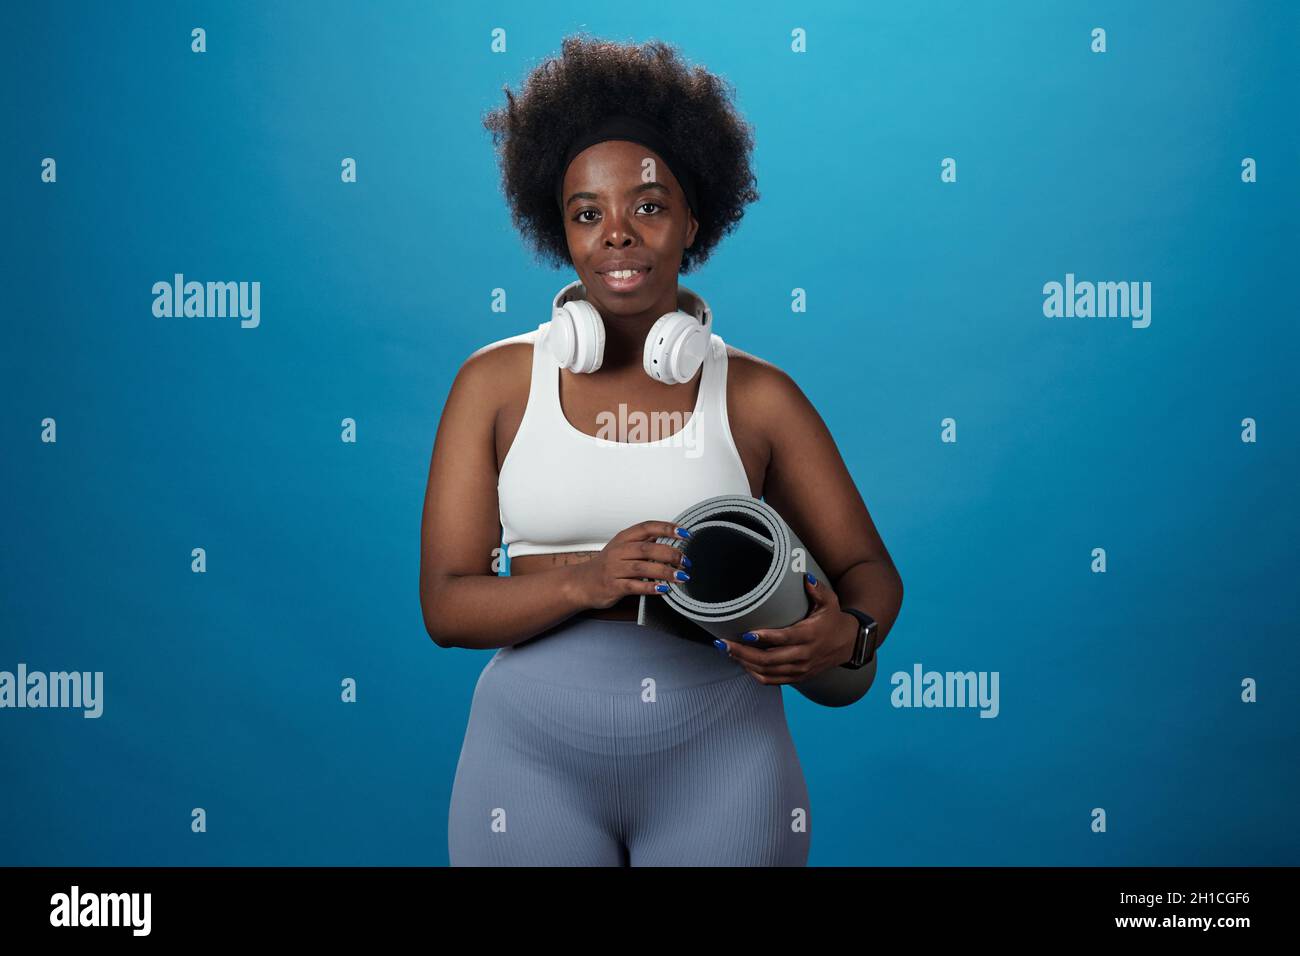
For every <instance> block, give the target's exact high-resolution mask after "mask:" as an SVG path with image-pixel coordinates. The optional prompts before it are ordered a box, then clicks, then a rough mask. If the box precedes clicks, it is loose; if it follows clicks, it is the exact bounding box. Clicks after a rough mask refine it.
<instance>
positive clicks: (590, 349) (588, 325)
mask: <svg viewBox="0 0 1300 956" xmlns="http://www.w3.org/2000/svg"><path fill="white" fill-rule="evenodd" d="M546 338H547V346H548V348H549V349H550V352H551V354H552V355H554V356H555V360H556V361H557V362H559V363H560V365H562V366H563V367H564V368H567V369H568V370H569V371H571V372H579V373H582V374H588V373H591V372H594V371H596V369H598V368H600V363H601V362H602V361H603V360H604V357H605V323H604V322H603V321H601V318H600V313H599V312H597V311H596V308H595V306H593V305H592V304H591V303H590V302H587V301H586V300H585V299H576V300H574V301H572V302H566V303H564V305H562V306H560V307H559V308H557V309H555V311H554V313H553V314H552V317H551V332H550V334H548V335H547V337H546Z"/></svg>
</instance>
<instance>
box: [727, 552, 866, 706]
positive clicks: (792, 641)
mask: <svg viewBox="0 0 1300 956" xmlns="http://www.w3.org/2000/svg"><path fill="white" fill-rule="evenodd" d="M803 586H804V591H805V593H807V595H808V597H809V600H811V601H812V607H810V608H809V609H808V614H807V615H806V616H805V617H804V618H803V619H802V620H800V621H796V622H795V623H793V624H791V625H790V626H789V627H782V628H776V629H771V628H761V629H759V630H756V631H747V632H745V635H748V636H749V637H750V638H755V639H756V640H748V639H746V636H745V635H740V636H739V639H738V640H722V639H719V641H721V643H720V644H719V642H717V641H715V642H714V646H715V647H718V649H719V650H720V651H721V650H722V649H723V645H725V649H726V652H727V653H728V654H730V655H731V656H732V657H733V658H735V659H736V660H737V661H738V662H739V663H740V664H741V666H742V667H744V668H745V670H747V671H749V673H750V674H751V675H753V677H754V678H755V680H757V681H758V682H759V683H760V684H797V683H799V682H800V681H802V680H805V679H807V678H809V677H812V676H813V675H814V674H820V673H821V672H822V671H824V670H827V669H829V668H831V667H838V666H839V665H840V664H843V663H844V662H845V661H847V660H848V659H849V657H850V656H852V654H853V645H854V642H855V641H856V640H857V637H858V625H857V619H856V618H855V617H854V616H853V615H852V614H845V613H844V612H843V611H841V610H840V600H839V598H838V597H836V595H835V592H834V591H833V590H831V588H830V586H829V585H827V584H826V582H825V581H817V582H816V583H813V577H812V575H810V574H805V575H804V578H803ZM757 644H762V645H763V646H761V647H759V646H756V645H757Z"/></svg>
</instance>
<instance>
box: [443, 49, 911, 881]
mask: <svg viewBox="0 0 1300 956" xmlns="http://www.w3.org/2000/svg"><path fill="white" fill-rule="evenodd" d="M505 92H506V96H507V100H508V104H507V105H506V106H505V107H502V108H501V109H499V110H497V111H494V112H492V113H490V114H489V115H488V117H487V119H486V121H485V122H486V125H487V126H488V128H489V129H490V130H491V131H492V132H493V134H494V139H495V141H496V142H497V144H498V146H499V148H500V155H501V161H502V167H503V184H504V189H505V192H506V195H507V198H508V200H509V202H510V204H511V209H512V213H513V217H514V221H515V223H516V225H517V226H518V227H519V228H520V229H521V231H522V232H523V233H524V234H525V236H527V237H529V238H530V239H531V240H532V241H533V242H534V244H535V245H536V247H537V248H538V250H539V251H540V252H541V253H542V254H543V255H544V256H546V257H548V258H549V259H550V260H551V261H553V262H555V263H556V264H558V265H561V266H567V267H570V268H572V269H574V270H576V272H577V274H578V283H573V284H571V285H570V286H568V287H566V289H565V290H563V291H562V293H561V295H560V296H557V302H556V303H555V305H562V304H563V300H566V299H570V298H574V297H576V298H579V299H584V300H585V301H586V302H587V303H588V304H589V305H590V306H591V307H592V308H594V309H595V311H596V313H598V315H599V322H598V323H597V324H598V325H600V326H603V330H604V341H603V343H600V342H599V341H597V340H595V339H591V340H589V341H587V342H586V343H585V347H586V349H587V354H585V355H576V354H575V353H576V352H582V351H583V347H576V348H575V347H574V346H573V341H572V337H573V336H572V329H571V330H570V334H569V336H568V338H567V339H566V337H565V336H562V335H560V333H559V332H558V331H556V329H557V322H558V320H557V319H554V318H553V320H552V322H550V323H544V324H543V325H542V326H540V327H539V328H538V329H535V330H533V331H530V332H526V333H523V334H520V335H516V336H513V337H511V338H507V339H503V340H500V341H498V342H493V343H492V344H490V345H488V346H486V347H484V348H482V349H480V350H478V351H477V352H475V353H474V354H473V355H471V356H470V357H469V358H468V359H467V360H466V361H465V363H464V364H463V365H462V367H461V368H460V370H459V372H458V373H457V375H456V378H455V381H454V382H453V384H452V387H451V391H450V393H449V395H448V398H447V402H446V406H445V408H444V410H443V414H442V418H441V420H440V421H439V424H438V433H437V437H436V439H435V444H434V449H433V456H432V462H431V465H430V470H429V483H428V490H427V493H426V497H425V502H424V515H423V522H422V548H421V565H420V598H421V605H422V607H423V611H424V619H425V626H426V629H427V630H428V632H429V634H430V636H431V637H432V638H433V640H434V641H435V642H436V643H437V644H438V645H439V646H440V647H466V648H480V649H482V648H492V647H496V648H500V650H499V651H498V652H497V653H496V654H495V655H494V656H493V657H492V659H491V660H490V661H489V662H488V664H487V666H486V667H485V668H484V670H483V672H482V674H481V676H480V677H479V680H478V683H477V685H476V687H475V691H474V699H473V704H472V707H471V711H470V717H469V725H468V728H467V730H466V733H465V739H464V745H463V748H462V751H461V755H460V760H459V763H458V765H457V770H456V778H455V781H454V784H453V787H452V796H451V807H450V814H449V821H448V823H449V836H448V846H449V851H450V860H451V863H452V865H487V864H497V865H632V866H647V865H796V866H801V865H804V864H805V863H806V862H807V858H808V850H809V841H810V837H811V825H810V819H809V810H808V791H807V787H806V785H805V781H804V777H803V773H802V770H801V767H800V764H799V760H798V756H797V754H796V752H795V748H794V745H793V742H792V740H791V737H790V732H789V729H788V727H787V725H786V719H785V711H784V707H783V701H782V697H781V686H780V685H782V684H786V683H792V682H797V681H799V680H802V679H804V678H806V677H808V676H809V675H812V674H815V673H818V672H820V671H822V670H825V669H826V668H829V667H835V666H839V665H840V664H843V663H844V662H846V661H848V660H849V658H850V656H851V655H852V654H853V652H854V645H855V642H857V640H858V630H859V621H860V619H859V618H858V617H857V616H855V615H853V614H850V613H845V612H844V611H843V610H842V608H849V607H851V608H855V609H859V610H861V611H863V612H865V613H867V614H869V615H870V616H871V617H873V618H875V620H876V621H877V624H878V629H879V636H878V638H877V643H878V642H879V640H882V639H883V637H884V635H885V634H887V633H888V631H889V629H890V627H891V626H892V625H893V622H894V619H895V618H896V617H897V614H898V610H899V607H900V605H901V601H902V582H901V579H900V578H899V576H898V573H897V571H896V570H895V568H894V565H893V562H892V561H891V559H890V557H889V554H888V552H887V551H886V549H885V546H884V544H883V542H882V541H881V540H880V537H879V535H878V534H877V532H876V529H875V526H874V524H873V523H872V520H871V517H870V516H869V514H868V512H867V509H866V506H865V505H864V504H863V502H862V499H861V498H860V497H859V495H858V492H857V489H856V488H855V487H854V484H853V481H852V479H851V477H850V476H849V474H848V472H847V469H846V468H845V467H844V463H843V461H842V460H841V458H840V456H839V452H838V450H837V449H836V446H835V443H834V441H833V440H832V438H831V436H830V434H829V432H828V431H827V429H826V427H825V425H824V424H823V422H822V420H821V418H820V417H819V415H818V414H817V412H816V410H815V409H814V408H813V407H812V406H811V405H810V404H809V402H808V400H807V399H806V398H805V397H804V395H803V393H802V392H801V391H800V389H799V388H798V386H796V385H795V383H794V382H793V381H791V379H790V378H789V377H788V376H786V375H785V374H784V373H783V372H781V371H780V370H779V369H777V368H776V367H775V366H773V365H771V364H769V363H767V362H764V361H761V360H759V359H757V358H754V357H753V356H750V355H747V354H745V353H744V352H741V351H738V350H736V349H732V348H729V347H727V346H726V345H725V344H724V343H723V341H722V339H721V338H720V337H719V336H718V335H717V334H716V333H712V332H711V325H708V326H707V329H708V330H709V334H707V335H699V336H698V337H697V338H698V341H699V342H701V343H703V344H702V346H701V352H700V354H699V355H697V356H696V358H698V372H696V373H693V374H692V372H693V369H692V365H693V364H694V363H693V362H692V360H691V358H690V357H689V356H687V357H686V358H685V359H682V358H681V356H678V357H677V358H678V359H679V360H680V361H678V362H677V367H676V374H678V375H681V376H682V380H676V379H675V378H674V374H672V370H670V374H667V375H661V374H660V370H661V369H663V368H664V366H665V365H672V364H673V362H670V361H667V358H665V362H664V363H663V364H660V363H659V360H658V358H652V355H655V356H661V353H660V352H655V351H654V350H653V347H654V346H655V342H656V340H657V337H658V332H657V331H656V338H654V339H651V340H650V341H649V342H648V341H647V336H648V335H649V334H650V332H651V329H652V328H655V329H656V330H658V329H660V328H662V327H663V326H662V324H660V325H656V322H657V321H658V320H659V319H660V318H661V317H663V316H667V315H671V314H672V313H675V312H677V311H678V310H680V311H683V312H686V313H687V316H688V317H687V318H682V317H681V316H677V317H676V318H675V319H673V320H672V321H675V322H676V323H677V324H678V329H679V331H680V330H681V328H682V323H685V325H687V326H693V323H694V321H695V320H701V321H709V320H710V314H709V312H708V306H707V303H705V302H704V300H703V298H702V297H701V296H699V295H697V294H695V293H694V292H692V291H691V290H689V289H686V288H684V287H679V285H678V281H677V280H678V274H679V273H686V272H689V271H691V270H692V269H693V268H695V267H696V266H698V265H699V264H700V263H702V262H703V261H705V259H706V258H707V257H708V255H709V253H710V252H711V250H712V249H713V248H714V247H715V246H716V244H717V243H718V241H719V240H720V239H721V238H722V236H723V235H724V234H726V233H728V232H730V231H731V230H732V228H734V226H735V225H736V223H737V222H738V221H739V220H740V218H741V216H742V215H743V208H744V206H745V205H746V204H747V203H749V202H751V201H753V200H754V199H757V198H758V194H757V192H755V191H754V189H753V176H752V173H751V171H750V167H749V155H750V152H751V150H752V136H751V134H750V131H749V129H748V127H747V126H746V124H745V123H744V122H743V120H741V119H740V118H739V117H738V116H737V115H736V114H735V112H734V110H733V108H732V106H731V104H730V102H729V94H728V92H727V89H726V86H725V84H724V82H723V81H722V80H721V79H719V78H718V77H716V76H713V75H711V74H709V73H707V72H706V71H704V70H703V69H702V68H688V67H686V66H684V65H683V64H682V63H681V62H680V61H679V59H678V58H677V56H676V54H675V52H674V51H673V50H672V49H671V48H669V47H667V46H665V45H663V44H662V43H648V44H645V45H641V46H632V45H620V44H614V43H608V42H600V41H594V40H588V39H583V38H578V37H570V38H568V39H566V40H565V42H564V45H563V52H562V55H561V57H560V58H558V59H557V60H552V61H550V62H548V63H545V64H543V65H542V66H541V67H539V68H538V69H537V70H535V71H534V72H533V74H532V75H531V76H530V78H529V80H528V81H527V83H526V85H525V88H524V91H523V93H522V95H520V96H519V97H516V96H515V95H514V94H512V93H511V91H510V90H509V89H508V88H507V89H506V90H505ZM554 314H555V313H553V315H554ZM690 316H694V319H691V318H690ZM595 328H596V326H593V327H592V328H591V329H588V330H587V332H588V333H591V332H593V331H594V329H595ZM553 331H555V334H554V335H552V334H551V333H552V332H553ZM693 331H698V330H693ZM566 348H567V349H569V351H567V352H566ZM592 348H595V354H596V356H597V357H598V360H599V361H598V365H595V367H594V368H592V367H591V366H592V365H593V363H592V362H591V359H592V354H590V353H591V349H592ZM584 361H586V362H587V366H586V367H583V365H582V363H583V362H584ZM683 367H684V368H685V370H686V371H685V373H683V372H682V368H683ZM574 369H580V370H577V371H575V370H574ZM588 369H590V370H588ZM662 417H666V418H668V419H669V420H671V421H673V422H674V423H677V422H685V424H684V425H678V424H674V425H673V426H672V427H671V428H665V429H662V430H661V431H662V434H659V432H658V431H656V432H654V433H652V434H651V435H650V436H649V437H648V438H647V437H645V432H644V430H640V431H638V430H637V429H636V427H635V425H639V424H643V423H644V421H645V420H646V419H647V418H649V419H650V420H652V421H659V420H661V418H662ZM611 421H614V422H617V423H618V424H619V426H620V427H619V428H617V429H616V430H615V432H614V433H613V434H614V437H612V438H611V437H609V436H610V434H611V433H610V431H609V422H611ZM629 421H632V422H634V428H633V430H632V433H634V434H636V435H637V436H638V437H637V438H635V439H633V438H630V437H629V432H627V430H626V429H623V428H622V427H621V426H622V425H624V424H625V423H627V422H629ZM494 490H495V491H494ZM720 494H742V495H753V496H755V497H766V500H767V502H768V503H769V504H771V505H772V506H773V507H774V508H776V509H777V510H778V511H779V512H780V514H781V515H782V517H783V518H784V519H785V520H786V521H787V523H788V524H789V525H790V527H791V529H792V530H793V531H794V532H795V533H796V534H798V535H799V537H800V539H801V540H802V541H803V542H804V544H805V545H806V546H807V547H808V549H809V550H811V551H812V553H813V554H814V555H815V556H816V557H817V559H818V562H819V563H820V565H821V566H822V567H823V568H824V569H825V571H826V573H827V574H828V575H829V576H830V580H828V581H813V580H811V579H809V580H808V581H807V583H806V584H805V589H806V591H807V593H808V596H809V598H810V603H811V610H810V612H809V614H808V615H807V616H806V617H805V618H804V619H803V620H801V621H799V622H797V623H796V624H794V625H792V626H791V627H788V628H782V629H774V630H769V631H760V632H758V634H757V637H758V638H759V639H760V642H761V644H762V645H763V646H762V647H761V648H760V647H759V646H756V643H757V642H755V641H754V640H753V638H754V635H745V636H744V637H743V638H742V635H736V638H735V639H734V640H720V641H718V642H717V649H714V648H711V647H709V646H708V645H706V644H702V643H694V642H691V641H687V640H683V639H681V638H678V637H674V636H672V635H670V634H668V633H666V632H663V631H660V630H656V629H654V628H651V627H645V626H641V625H638V624H637V623H636V620H635V618H636V611H637V601H638V600H639V597H640V596H641V595H646V594H650V595H653V594H655V593H657V592H662V591H664V590H666V589H667V584H666V582H667V581H669V580H686V579H687V578H686V576H689V575H690V574H691V569H690V568H689V567H688V566H687V564H686V562H685V561H684V560H683V557H684V555H683V554H682V552H681V549H679V548H675V547H673V546H670V545H668V544H663V543H660V542H658V541H656V539H657V538H660V537H670V538H673V539H675V540H684V539H685V538H686V536H688V535H689V530H690V529H678V528H675V527H674V526H673V524H672V518H673V516H674V515H675V514H677V513H679V512H680V511H682V510H684V509H685V508H686V507H687V506H689V505H692V504H695V503H696V502H698V501H700V500H702V499H704V498H708V497H712V496H714V495H720ZM499 535H500V538H499V537H498V536H499ZM498 541H503V542H504V543H505V545H506V549H507V554H508V556H509V558H510V567H509V570H510V574H509V576H506V577H499V576H497V574H496V570H497V563H496V558H497V555H498V553H499V548H498V547H497V544H498ZM696 571H697V572H698V573H701V574H703V573H706V572H707V569H696ZM697 583H698V582H697Z"/></svg>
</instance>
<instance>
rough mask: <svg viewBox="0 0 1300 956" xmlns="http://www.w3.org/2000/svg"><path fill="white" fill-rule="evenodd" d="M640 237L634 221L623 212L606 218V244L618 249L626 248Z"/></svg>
mask: <svg viewBox="0 0 1300 956" xmlns="http://www.w3.org/2000/svg"><path fill="white" fill-rule="evenodd" d="M639 238H640V237H639V236H638V235H637V232H636V229H634V228H633V226H632V223H631V222H630V221H629V220H628V219H626V218H625V215H624V214H623V213H619V214H616V215H611V216H608V217H607V218H606V219H605V245H606V246H607V247H613V248H616V249H619V248H626V247H628V246H630V245H632V244H633V243H635V242H636V241H637V240H638V239H639Z"/></svg>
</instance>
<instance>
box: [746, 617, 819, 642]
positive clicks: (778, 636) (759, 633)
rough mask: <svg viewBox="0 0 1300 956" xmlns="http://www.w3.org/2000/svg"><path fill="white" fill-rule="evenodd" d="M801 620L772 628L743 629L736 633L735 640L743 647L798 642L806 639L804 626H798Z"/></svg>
mask: <svg viewBox="0 0 1300 956" xmlns="http://www.w3.org/2000/svg"><path fill="white" fill-rule="evenodd" d="M801 624H803V621H796V622H795V623H794V624H791V625H790V626H789V627H778V628H774V629H770V630H769V629H768V628H759V629H758V630H754V631H745V632H744V633H743V634H738V635H736V640H737V641H738V642H739V643H740V644H741V645H743V646H745V647H760V648H762V647H785V646H786V645H788V644H800V643H803V642H804V641H806V640H807V639H808V636H807V635H806V634H805V633H804V630H805V628H803V627H800V625H801Z"/></svg>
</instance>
